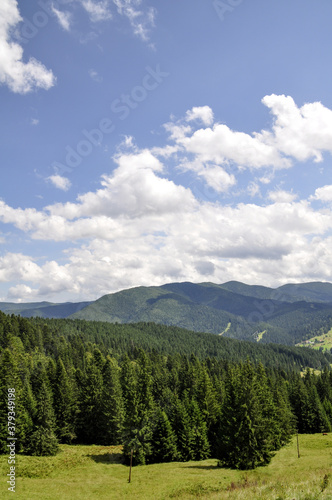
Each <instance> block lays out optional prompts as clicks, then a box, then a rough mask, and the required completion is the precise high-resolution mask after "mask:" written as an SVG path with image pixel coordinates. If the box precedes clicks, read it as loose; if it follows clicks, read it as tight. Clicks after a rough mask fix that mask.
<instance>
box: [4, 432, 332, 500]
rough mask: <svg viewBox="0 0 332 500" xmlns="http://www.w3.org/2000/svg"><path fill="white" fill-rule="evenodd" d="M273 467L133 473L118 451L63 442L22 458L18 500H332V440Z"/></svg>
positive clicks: (182, 467) (303, 447) (308, 442)
mask: <svg viewBox="0 0 332 500" xmlns="http://www.w3.org/2000/svg"><path fill="white" fill-rule="evenodd" d="M299 442H300V455H301V456H300V458H298V457H297V446H296V438H294V439H293V440H292V442H291V443H290V444H289V445H288V446H286V447H284V448H283V449H281V450H280V451H279V452H278V453H277V454H276V456H275V457H274V458H273V459H272V462H271V463H270V464H269V465H268V466H267V467H260V468H258V469H256V470H253V471H234V470H230V469H221V468H219V467H217V461H216V460H213V459H209V460H203V461H201V462H183V463H182V462H181V463H180V462H173V463H168V464H153V465H147V466H139V467H134V468H133V470H132V482H131V483H130V484H129V483H128V476H129V468H128V467H126V466H124V465H122V464H121V447H119V446H117V447H116V446H68V445H62V446H61V452H60V453H59V454H58V455H57V456H56V457H27V456H21V455H18V456H17V457H16V458H17V462H16V466H17V469H16V470H17V478H16V492H15V498H16V499H22V500H23V499H24V500H37V499H38V500H44V499H45V500H56V499H59V498H61V500H76V499H77V500H78V499H83V500H85V499H87V500H88V499H93V500H95V499H97V500H99V499H100V500H104V499H105V500H106V499H116V500H120V499H121V500H122V499H128V500H129V499H133V500H134V499H135V500H149V499H152V500H166V499H176V500H193V499H202V500H203V499H211V500H217V499H218V500H220V499H221V500H222V499H239V500H242V499H243V500H247V499H259V500H272V499H273V500H318V499H319V500H320V499H322V500H331V499H332V435H330V434H329V435H328V436H323V435H322V434H313V435H300V436H299ZM8 472H9V466H8V464H7V457H6V456H1V457H0V473H1V478H2V480H1V485H0V498H7V497H8V496H9V495H10V494H12V493H11V492H9V491H7V486H6V474H7V473H8Z"/></svg>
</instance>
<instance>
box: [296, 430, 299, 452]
mask: <svg viewBox="0 0 332 500" xmlns="http://www.w3.org/2000/svg"><path fill="white" fill-rule="evenodd" d="M296 439H297V458H300V446H299V433H298V432H297V433H296Z"/></svg>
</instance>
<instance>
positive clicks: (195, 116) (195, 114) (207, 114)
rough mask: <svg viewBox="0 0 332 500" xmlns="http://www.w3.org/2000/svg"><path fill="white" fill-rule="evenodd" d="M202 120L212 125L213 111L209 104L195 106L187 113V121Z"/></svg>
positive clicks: (205, 123)
mask: <svg viewBox="0 0 332 500" xmlns="http://www.w3.org/2000/svg"><path fill="white" fill-rule="evenodd" d="M195 120H200V121H202V122H203V124H204V125H212V123H213V111H212V109H211V108H210V107H209V106H201V107H194V108H192V109H191V110H190V111H187V113H186V121H188V122H190V121H195Z"/></svg>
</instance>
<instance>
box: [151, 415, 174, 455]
mask: <svg viewBox="0 0 332 500" xmlns="http://www.w3.org/2000/svg"><path fill="white" fill-rule="evenodd" d="M152 426H153V432H152V438H151V456H150V457H149V462H150V463H161V462H172V461H173V460H176V459H177V457H178V452H177V447H176V436H175V433H174V431H173V429H172V426H171V424H170V421H169V420H168V417H167V415H166V413H165V412H164V411H163V410H161V409H160V408H158V409H157V410H156V413H155V416H154V419H153V424H152Z"/></svg>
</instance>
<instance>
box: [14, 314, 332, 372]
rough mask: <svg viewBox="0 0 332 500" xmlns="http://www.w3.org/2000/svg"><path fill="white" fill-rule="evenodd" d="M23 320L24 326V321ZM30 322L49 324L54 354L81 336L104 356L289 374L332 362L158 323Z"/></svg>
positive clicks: (304, 352)
mask: <svg viewBox="0 0 332 500" xmlns="http://www.w3.org/2000/svg"><path fill="white" fill-rule="evenodd" d="M20 321H21V323H22V322H23V324H24V320H23V318H21V320H20ZM29 321H30V323H31V325H32V326H33V327H34V328H37V329H39V330H42V329H43V328H44V326H45V325H47V327H48V329H49V331H50V333H51V335H52V339H54V340H53V355H56V350H57V340H56V339H57V338H59V337H61V336H64V337H65V338H66V339H67V340H68V341H69V342H72V340H73V341H74V342H76V341H77V336H79V337H80V338H82V339H84V340H85V341H90V342H92V343H95V344H97V345H98V346H99V348H100V349H101V350H102V352H103V353H104V354H106V352H110V351H111V352H112V354H113V355H114V356H115V357H118V356H121V355H122V354H125V353H126V352H128V351H129V350H131V349H133V348H134V347H141V348H142V349H144V350H145V351H147V352H152V351H154V350H156V351H158V352H160V353H164V354H165V355H169V354H182V355H184V356H190V355H191V354H195V356H197V357H198V358H199V359H200V360H204V359H206V358H208V357H210V358H216V359H223V360H227V361H232V362H235V363H236V362H239V361H245V360H246V359H247V358H249V359H250V360H251V361H252V362H253V363H258V362H262V363H263V365H264V366H266V367H272V368H275V367H280V368H283V369H285V370H287V371H289V370H294V369H295V370H296V369H298V370H302V369H303V368H304V367H307V366H309V367H311V368H315V369H317V370H322V369H323V368H324V366H330V364H331V363H332V355H331V354H330V353H320V352H317V351H314V350H311V349H303V348H300V347H291V346H285V345H280V344H279V345H278V344H261V343H256V342H247V341H242V340H236V339H230V338H227V337H221V336H219V335H215V334H211V333H198V332H192V331H188V330H185V329H183V328H179V327H176V326H165V325H161V324H156V323H136V324H112V323H106V322H98V321H85V320H69V319H47V320H45V319H42V318H33V319H30V320H29ZM23 329H24V328H23ZM22 340H23V342H25V345H26V347H28V346H29V335H28V334H25V336H24V338H22ZM32 342H33V340H32Z"/></svg>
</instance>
